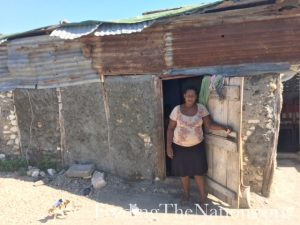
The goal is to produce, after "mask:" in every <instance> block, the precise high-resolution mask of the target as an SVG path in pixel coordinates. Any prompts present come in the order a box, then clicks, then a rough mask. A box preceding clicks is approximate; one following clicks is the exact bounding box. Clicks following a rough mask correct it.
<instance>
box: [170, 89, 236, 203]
mask: <svg viewBox="0 0 300 225" xmlns="http://www.w3.org/2000/svg"><path fill="white" fill-rule="evenodd" d="M183 94H184V95H183V97H184V104H182V105H177V106H176V107H175V108H174V109H173V110H172V112H171V114H170V121H169V126H168V131H167V155H168V157H170V158H171V159H172V160H171V165H172V167H171V168H172V169H171V170H172V174H173V175H174V176H180V179H181V183H182V186H183V193H184V195H183V198H182V200H181V202H182V203H183V202H188V201H189V199H190V190H189V189H190V181H189V176H194V178H195V181H196V184H197V187H198V190H199V193H200V204H204V203H205V202H207V192H206V190H205V183H204V175H205V174H206V172H207V169H208V166H207V159H206V153H205V148H204V141H203V138H204V137H203V130H202V124H204V126H205V127H206V128H208V129H212V130H224V131H226V133H227V134H228V133H230V132H231V131H230V129H229V128H227V127H224V126H221V125H218V124H216V123H215V122H213V121H212V120H211V119H210V116H209V112H208V111H207V109H206V108H205V106H204V105H202V104H199V103H197V102H196V101H197V90H196V89H195V88H193V87H188V88H186V89H185V91H184V93H183Z"/></svg>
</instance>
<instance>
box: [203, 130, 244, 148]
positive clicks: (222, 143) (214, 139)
mask: <svg viewBox="0 0 300 225" xmlns="http://www.w3.org/2000/svg"><path fill="white" fill-rule="evenodd" d="M205 140H206V143H207V144H208V145H213V146H216V147H217V148H218V149H222V150H223V151H228V152H237V150H238V149H237V143H236V142H234V141H231V140H229V139H227V138H225V137H222V136H217V135H213V134H205Z"/></svg>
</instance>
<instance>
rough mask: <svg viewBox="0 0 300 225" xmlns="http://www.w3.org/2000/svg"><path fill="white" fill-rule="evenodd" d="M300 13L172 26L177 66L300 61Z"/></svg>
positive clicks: (174, 62)
mask: <svg viewBox="0 0 300 225" xmlns="http://www.w3.org/2000/svg"><path fill="white" fill-rule="evenodd" d="M299 28H300V16H299V17H290V18H274V19H272V20H262V21H249V22H248V21H243V22H240V23H232V24H226V23H225V24H218V25H214V26H208V27H187V28H185V29H184V28H181V29H178V30H177V29H175V27H174V28H173V29H172V46H173V47H172V50H173V68H190V67H201V66H213V65H234V64H242V63H262V62H264V63H265V62H288V61H291V62H292V61H299V60H300V42H299V41H298V40H299V36H300V29H299Z"/></svg>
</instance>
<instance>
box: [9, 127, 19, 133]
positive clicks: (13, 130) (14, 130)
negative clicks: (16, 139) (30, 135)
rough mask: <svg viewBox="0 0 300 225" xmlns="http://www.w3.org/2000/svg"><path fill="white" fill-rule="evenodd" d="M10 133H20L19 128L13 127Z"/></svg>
mask: <svg viewBox="0 0 300 225" xmlns="http://www.w3.org/2000/svg"><path fill="white" fill-rule="evenodd" d="M10 131H11V132H17V131H18V127H12V128H10Z"/></svg>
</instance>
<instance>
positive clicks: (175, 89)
mask: <svg viewBox="0 0 300 225" xmlns="http://www.w3.org/2000/svg"><path fill="white" fill-rule="evenodd" d="M201 82H202V76H193V77H184V78H172V79H170V78H169V79H165V80H163V82H162V85H163V105H164V136H165V151H167V129H168V124H169V115H170V113H171V112H172V110H173V108H174V107H175V106H176V105H179V104H183V102H184V99H183V91H184V89H185V88H186V87H187V86H193V87H195V88H196V89H197V93H199V91H200V87H201ZM165 155H166V176H172V174H171V159H170V158H169V157H168V156H167V154H165Z"/></svg>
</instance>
